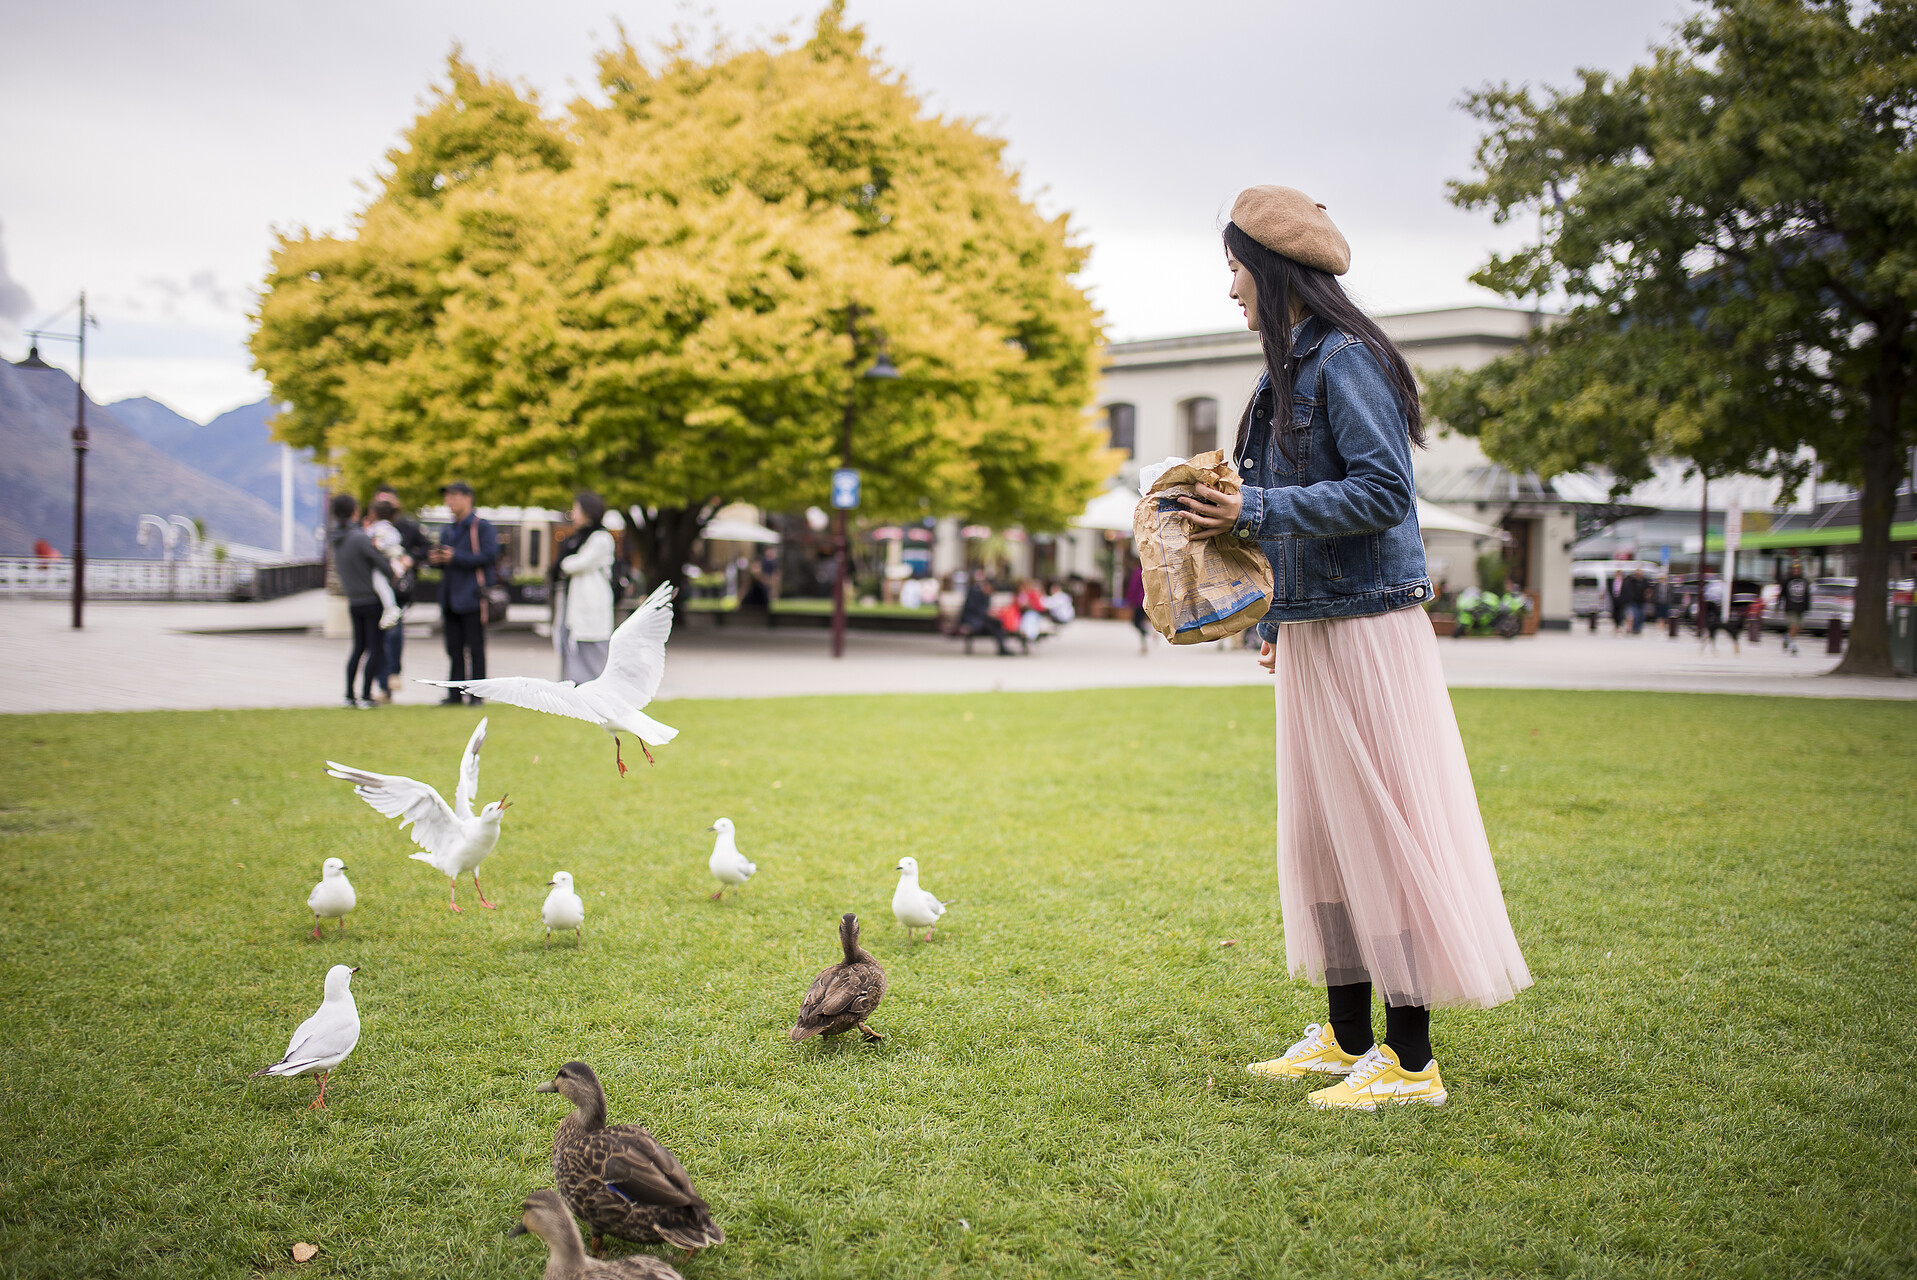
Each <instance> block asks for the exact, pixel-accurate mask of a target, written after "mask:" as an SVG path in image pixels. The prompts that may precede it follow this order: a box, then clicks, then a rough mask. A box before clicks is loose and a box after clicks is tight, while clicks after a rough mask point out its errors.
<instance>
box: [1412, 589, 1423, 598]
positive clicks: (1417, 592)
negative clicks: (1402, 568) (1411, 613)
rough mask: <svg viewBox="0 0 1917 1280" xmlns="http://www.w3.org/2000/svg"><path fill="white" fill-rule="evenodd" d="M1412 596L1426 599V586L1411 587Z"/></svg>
mask: <svg viewBox="0 0 1917 1280" xmlns="http://www.w3.org/2000/svg"><path fill="white" fill-rule="evenodd" d="M1411 598H1412V599H1413V600H1422V599H1424V588H1423V587H1413V588H1411Z"/></svg>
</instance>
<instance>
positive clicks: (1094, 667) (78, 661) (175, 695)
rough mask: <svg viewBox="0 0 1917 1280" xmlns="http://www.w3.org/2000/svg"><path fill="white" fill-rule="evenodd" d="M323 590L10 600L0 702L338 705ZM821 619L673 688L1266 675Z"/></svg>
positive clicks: (1213, 679) (1456, 660)
mask: <svg viewBox="0 0 1917 1280" xmlns="http://www.w3.org/2000/svg"><path fill="white" fill-rule="evenodd" d="M322 611H323V598H322V597H321V595H320V594H319V593H318V592H309V593H307V594H304V595H299V596H292V597H289V598H287V599H284V600H276V601H272V602H270V603H267V604H151V603H101V604H93V605H89V606H88V609H87V614H86V619H87V625H86V628H85V630H83V631H80V632H77V633H76V632H74V631H73V630H71V629H70V628H69V627H68V625H67V622H68V613H67V607H66V606H65V605H64V604H60V603H54V602H40V601H6V602H0V655H3V657H4V671H5V678H4V679H3V680H0V712H23V711H136V710H162V709H193V708H205V707H305V706H330V705H334V704H336V703H338V702H339V700H340V696H341V688H340V686H341V683H342V680H343V669H344V667H345V660H346V651H347V645H346V643H345V642H344V641H341V640H327V639H324V638H322V637H320V636H319V635H318V634H317V633H316V630H317V628H318V626H319V622H320V618H321V614H322ZM408 635H409V638H408V640H407V647H406V652H407V658H406V664H405V665H406V671H407V673H408V674H410V675H414V676H424V677H427V678H436V677H439V676H441V675H442V674H443V673H444V672H445V670H446V659H445V653H444V651H443V650H442V649H441V648H440V644H439V639H438V637H437V636H434V635H431V634H429V633H428V632H427V631H426V629H425V628H424V627H420V626H415V627H413V628H410V629H409V632H408ZM827 643H828V642H827V637H826V633H825V632H824V631H822V630H820V631H812V630H793V629H785V628H781V629H780V630H777V631H769V630H761V629H758V628H744V627H736V626H735V627H728V628H725V629H717V628H713V627H711V626H710V625H709V624H707V623H706V622H705V621H704V620H703V619H697V620H695V621H694V622H693V623H692V625H691V626H689V627H687V628H682V629H681V630H680V631H679V632H678V633H677V634H675V635H674V636H673V639H672V645H671V648H670V649H669V650H668V651H667V652H668V655H669V659H670V660H669V661H668V663H667V665H666V681H665V687H664V688H663V689H662V690H661V691H660V697H661V698H758V697H777V696H782V695H790V694H839V693H982V692H994V691H999V690H1007V691H1022V690H1047V689H1098V688H1121V687H1128V686H1141V685H1185V686H1194V685H1196V686H1204V685H1237V684H1257V683H1261V682H1262V681H1263V680H1265V679H1268V678H1269V677H1266V676H1265V675H1264V674H1263V673H1262V672H1261V671H1259V670H1258V667H1257V665H1256V663H1255V662H1254V661H1253V657H1252V655H1251V654H1250V653H1249V652H1247V651H1245V650H1242V649H1236V648H1233V649H1225V648H1223V647H1221V646H1218V645H1202V646H1197V647H1194V648H1174V647H1172V646H1170V645H1167V644H1164V643H1161V642H1159V641H1157V640H1155V639H1154V641H1153V642H1152V646H1151V649H1150V652H1149V653H1146V654H1140V652H1139V646H1138V637H1137V633H1136V632H1134V631H1133V630H1132V629H1131V627H1130V626H1128V625H1126V624H1125V623H1122V622H1092V621H1080V622H1076V623H1073V624H1072V625H1071V626H1070V627H1068V628H1066V630H1065V632H1064V633H1063V634H1062V635H1059V636H1056V637H1054V638H1052V639H1049V640H1046V641H1045V642H1043V643H1042V644H1040V645H1039V646H1037V647H1036V648H1035V649H1034V650H1033V652H1032V654H1031V655H1030V656H1029V657H1026V656H1020V657H1011V658H1000V657H997V656H995V655H994V654H993V652H992V646H991V645H990V644H989V643H980V644H979V645H978V646H977V652H976V653H975V654H973V655H971V656H967V655H966V654H965V652H964V650H963V647H962V646H961V645H960V644H959V643H958V642H957V641H954V640H947V639H944V638H942V637H937V636H924V635H894V634H889V633H882V632H880V633H874V632H860V631H854V632H851V633H850V634H849V635H848V637H847V646H846V657H845V658H844V659H843V660H839V661H834V660H833V659H832V657H831V656H830V654H829V653H828V650H827ZM1438 643H1439V651H1440V653H1442V655H1443V657H1444V666H1445V675H1446V678H1447V680H1448V681H1449V682H1450V683H1451V685H1452V686H1454V687H1461V688H1472V687H1478V688H1508V689H1539V688H1542V689H1648V690H1659V691H1693V692H1709V693H1747V694H1788V695H1798V696H1810V697H1832V698H1917V680H1861V679H1854V678H1848V677H1844V678H1840V677H1835V676H1826V674H1825V673H1826V672H1828V671H1829V670H1830V669H1831V668H1832V667H1833V666H1835V665H1836V662H1837V659H1836V658H1834V657H1831V656H1828V655H1826V654H1825V653H1824V652H1823V650H1822V646H1821V644H1815V645H1814V644H1813V643H1811V642H1809V638H1807V642H1806V643H1805V645H1804V646H1803V652H1802V653H1801V654H1800V655H1798V656H1795V657H1793V656H1790V655H1786V654H1784V653H1783V652H1781V646H1780V645H1779V643H1778V641H1777V638H1776V637H1775V636H1766V637H1765V639H1764V641H1763V642H1762V643H1761V644H1756V645H1751V644H1746V645H1744V646H1743V651H1742V652H1741V653H1733V652H1732V650H1731V647H1730V643H1729V642H1728V641H1724V642H1721V644H1720V647H1719V649H1718V651H1717V652H1715V653H1713V652H1711V651H1709V650H1707V649H1701V648H1700V647H1699V645H1698V643H1697V641H1696V640H1695V639H1692V638H1689V637H1687V638H1684V639H1681V640H1667V639H1665V638H1663V637H1662V636H1653V635H1650V634H1646V635H1643V636H1640V637H1637V638H1635V639H1633V638H1617V637H1613V636H1611V635H1609V634H1608V633H1599V634H1597V635H1592V634H1590V633H1588V632H1585V631H1573V632H1568V633H1567V632H1545V633H1543V634H1540V635H1538V636H1534V637H1527V638H1524V639H1519V640H1511V641H1500V640H1441V641H1439V642H1438ZM488 660H489V665H490V674H492V675H538V676H550V675H552V674H553V673H554V668H555V666H556V664H555V662H554V659H553V654H552V648H551V644H550V642H549V641H546V640H543V639H540V638H539V637H537V636H535V635H533V634H532V633H530V632H525V631H517V632H514V631H508V632H502V633H496V634H495V635H494V636H492V637H491V639H490V642H489V644H488ZM440 693H441V691H440V690H438V689H434V688H431V687H429V686H424V685H414V684H410V683H407V684H403V685H402V687H401V688H400V691H399V695H398V701H399V702H400V703H402V704H405V703H428V702H432V701H434V700H436V699H437V698H438V697H439V696H440Z"/></svg>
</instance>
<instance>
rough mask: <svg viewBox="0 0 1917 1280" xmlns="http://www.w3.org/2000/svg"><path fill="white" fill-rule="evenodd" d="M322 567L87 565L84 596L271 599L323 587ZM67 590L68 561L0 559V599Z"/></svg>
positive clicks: (61, 595) (55, 594) (178, 563)
mask: <svg viewBox="0 0 1917 1280" xmlns="http://www.w3.org/2000/svg"><path fill="white" fill-rule="evenodd" d="M325 581H326V568H325V566H324V565H323V564H321V563H319V562H317V561H316V562H313V563H310V564H276V565H259V564H246V563H242V562H239V561H235V560H174V561H170V562H169V561H162V560H93V559H89V560H88V561H87V580H86V594H87V596H88V598H89V599H96V600H272V599H275V598H277V597H279V596H284V595H291V594H292V593H293V592H296V591H309V590H312V589H314V588H317V587H320V586H323V585H324V584H325ZM72 589H73V562H72V561H71V560H43V559H40V558H38V557H35V556H0V597H7V598H11V599H40V598H45V599H50V600H51V599H64V598H65V597H66V596H67V595H69V594H70V593H71V592H72Z"/></svg>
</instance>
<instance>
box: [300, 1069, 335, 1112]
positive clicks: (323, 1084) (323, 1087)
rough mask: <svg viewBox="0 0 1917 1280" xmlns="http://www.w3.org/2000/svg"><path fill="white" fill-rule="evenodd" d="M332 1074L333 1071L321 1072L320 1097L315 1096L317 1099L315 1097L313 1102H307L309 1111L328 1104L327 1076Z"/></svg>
mask: <svg viewBox="0 0 1917 1280" xmlns="http://www.w3.org/2000/svg"><path fill="white" fill-rule="evenodd" d="M332 1074H333V1073H332V1072H331V1071H322V1072H320V1081H319V1084H320V1091H319V1097H317V1098H315V1099H313V1100H312V1101H311V1102H309V1103H307V1104H306V1109H307V1110H308V1111H311V1110H313V1109H314V1108H316V1107H324V1106H325V1105H326V1077H327V1076H330V1075H332Z"/></svg>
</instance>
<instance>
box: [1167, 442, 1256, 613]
mask: <svg viewBox="0 0 1917 1280" xmlns="http://www.w3.org/2000/svg"><path fill="white" fill-rule="evenodd" d="M1200 484H1203V485H1207V486H1209V487H1211V488H1213V489H1218V490H1221V491H1223V492H1226V493H1236V492H1237V491H1238V490H1239V488H1240V487H1241V485H1240V483H1239V480H1238V472H1237V471H1236V470H1234V469H1233V467H1232V465H1231V463H1230V462H1228V461H1226V459H1225V455H1224V453H1223V452H1222V451H1221V450H1217V449H1213V450H1212V451H1211V452H1210V453H1201V454H1199V455H1198V456H1197V457H1194V458H1187V459H1186V460H1185V461H1183V462H1178V463H1174V464H1173V465H1171V466H1169V467H1166V468H1165V470H1164V472H1163V473H1162V474H1161V475H1159V476H1157V477H1156V478H1155V479H1153V480H1152V482H1151V487H1150V488H1149V489H1147V490H1146V492H1145V496H1144V497H1143V498H1142V499H1141V500H1140V501H1139V503H1138V507H1137V509H1136V510H1135V511H1134V512H1133V513H1132V532H1133V534H1134V535H1136V537H1137V540H1138V559H1139V562H1140V564H1141V566H1142V567H1143V570H1144V578H1145V616H1146V617H1147V618H1149V619H1150V620H1151V624H1152V626H1153V627H1155V628H1156V629H1157V631H1158V634H1159V635H1161V636H1164V637H1165V639H1167V640H1169V641H1171V642H1172V643H1173V644H1201V643H1203V642H1204V641H1206V640H1222V639H1223V638H1224V637H1226V636H1235V635H1237V634H1238V633H1239V632H1240V631H1243V630H1245V629H1246V628H1247V627H1252V626H1255V625H1257V623H1258V620H1259V619H1260V618H1262V617H1264V616H1265V610H1266V608H1267V607H1268V606H1269V604H1270V601H1271V584H1272V578H1271V565H1270V564H1269V563H1267V562H1266V560H1265V553H1264V552H1263V551H1262V550H1260V549H1259V547H1258V545H1257V544H1256V543H1254V542H1247V541H1245V540H1244V539H1242V538H1238V537H1234V536H1232V535H1231V534H1225V535H1223V536H1221V537H1217V538H1212V539H1209V540H1207V541H1203V542H1193V541H1192V540H1191V539H1190V537H1189V536H1188V535H1189V533H1190V526H1189V525H1187V524H1186V523H1185V518H1184V516H1183V514H1181V513H1182V512H1183V511H1184V508H1183V507H1182V506H1180V505H1179V503H1178V499H1179V498H1180V497H1190V496H1195V495H1196V493H1197V486H1199V485H1200Z"/></svg>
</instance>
